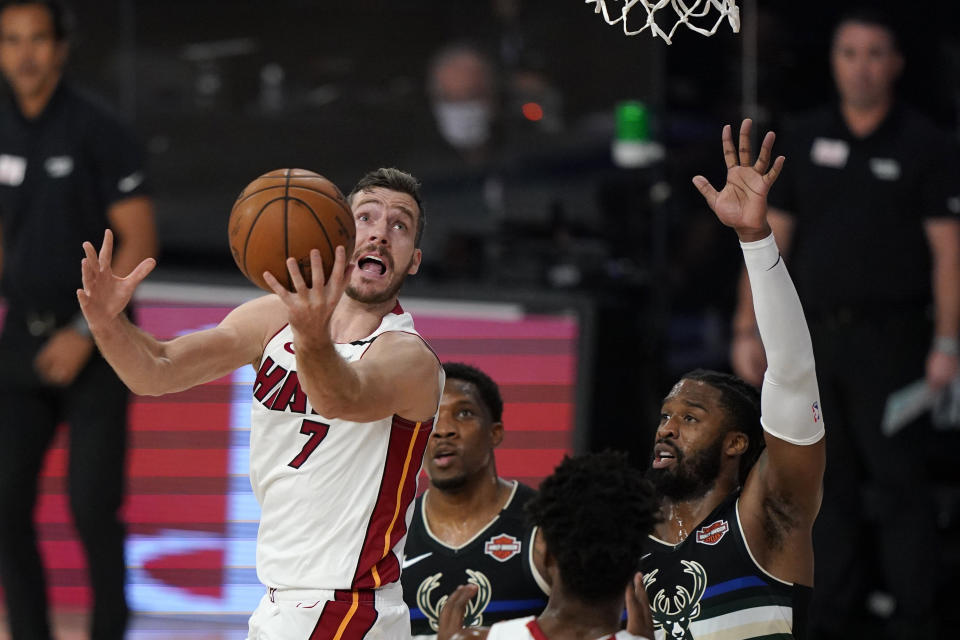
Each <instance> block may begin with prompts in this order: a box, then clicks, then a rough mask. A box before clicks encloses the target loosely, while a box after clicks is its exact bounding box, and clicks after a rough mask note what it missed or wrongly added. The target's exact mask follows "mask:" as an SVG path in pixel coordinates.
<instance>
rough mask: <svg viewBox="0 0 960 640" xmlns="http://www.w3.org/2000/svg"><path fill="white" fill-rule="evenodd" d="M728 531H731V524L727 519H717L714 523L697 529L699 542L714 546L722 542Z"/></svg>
mask: <svg viewBox="0 0 960 640" xmlns="http://www.w3.org/2000/svg"><path fill="white" fill-rule="evenodd" d="M727 531H730V525H729V524H728V523H727V521H726V520H717V521H716V522H714V523H713V524H708V525H706V526H703V527H700V528H699V529H697V542H699V543H700V544H708V545H710V546H713V545H715V544H717V543H718V542H720V540H721V539H722V538H723V536H724V535H726V533H727Z"/></svg>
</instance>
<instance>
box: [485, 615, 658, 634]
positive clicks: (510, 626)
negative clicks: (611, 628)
mask: <svg viewBox="0 0 960 640" xmlns="http://www.w3.org/2000/svg"><path fill="white" fill-rule="evenodd" d="M487 640H549V638H547V637H546V636H545V635H544V634H543V631H541V630H540V627H539V626H537V623H536V617H535V616H527V617H526V618H516V619H515V620H504V621H503V622H498V623H496V624H494V625H493V626H491V627H490V632H489V633H488V634H487ZM597 640H646V639H645V638H643V636H635V635H633V634H632V633H630V632H629V631H624V630H620V631H617V633H616V635H612V636H603V637H602V638H598V639H597Z"/></svg>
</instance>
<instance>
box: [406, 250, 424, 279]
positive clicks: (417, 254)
mask: <svg viewBox="0 0 960 640" xmlns="http://www.w3.org/2000/svg"><path fill="white" fill-rule="evenodd" d="M421 260H423V252H422V251H420V249H414V250H413V260H411V261H410V268H409V269H407V274H408V275H411V276H412V275H413V274H415V273H416V272H417V271H419V270H420V261H421Z"/></svg>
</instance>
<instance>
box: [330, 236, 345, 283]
mask: <svg viewBox="0 0 960 640" xmlns="http://www.w3.org/2000/svg"><path fill="white" fill-rule="evenodd" d="M346 274H347V250H346V249H345V248H344V247H343V245H338V246H337V248H336V249H334V250H333V268H332V269H331V270H330V288H331V289H333V290H334V292H336V291H337V290H339V289H340V288H342V287H343V283H344V282H346Z"/></svg>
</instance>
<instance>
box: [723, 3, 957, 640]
mask: <svg viewBox="0 0 960 640" xmlns="http://www.w3.org/2000/svg"><path fill="white" fill-rule="evenodd" d="M831 60H832V66H833V73H834V80H835V82H836V86H837V89H838V93H839V96H840V100H839V103H838V104H837V105H835V106H833V105H832V106H830V107H826V108H823V109H820V110H818V111H816V112H814V113H811V114H807V115H805V116H803V117H802V118H798V119H796V120H795V121H794V122H793V123H792V126H786V127H784V128H783V136H782V139H781V140H778V143H779V144H781V150H782V151H783V152H784V154H785V155H786V157H787V164H786V167H785V170H784V173H783V179H781V180H780V181H779V182H778V184H777V189H776V190H774V192H773V194H772V195H771V198H770V205H771V207H777V208H778V209H779V213H776V212H775V211H774V210H773V209H772V208H771V212H770V225H771V226H772V227H773V228H774V232H775V233H776V238H777V242H778V244H779V246H780V250H781V251H782V252H783V255H784V256H785V259H786V260H787V262H788V264H789V266H790V269H791V271H792V273H793V274H794V278H795V280H796V284H797V290H798V292H799V293H800V296H801V299H802V300H803V306H804V309H805V310H806V313H807V319H808V322H809V325H810V333H811V335H812V338H813V345H814V353H816V358H817V375H818V378H819V382H820V391H821V399H822V402H823V415H824V420H825V421H827V422H828V423H829V424H831V425H832V429H831V431H830V434H829V435H828V436H827V468H826V475H825V477H824V496H823V504H822V507H821V509H820V515H819V517H818V519H817V522H816V526H815V527H814V551H815V553H816V556H817V564H816V573H815V578H814V593H813V602H812V605H811V613H812V624H811V629H812V637H813V638H816V639H821V638H823V639H826V638H835V637H836V638H852V637H861V636H862V634H863V633H865V631H864V630H863V626H862V623H863V619H862V616H863V606H862V603H863V601H864V599H865V598H864V596H865V590H866V589H867V588H868V587H869V586H870V585H869V584H868V583H867V580H868V579H874V578H875V577H876V576H875V575H872V574H871V573H870V571H869V569H870V568H872V567H874V566H876V567H877V568H878V569H879V570H877V571H875V572H874V573H875V574H876V575H878V576H879V577H880V578H881V579H882V580H883V581H884V583H885V587H886V590H887V591H888V592H890V593H891V594H892V595H893V596H894V597H895V598H896V604H897V606H896V610H895V612H894V615H893V617H892V619H891V620H890V621H889V622H888V624H887V625H886V628H885V636H884V637H890V638H930V637H936V633H935V630H934V626H935V622H936V619H937V615H936V614H937V610H936V607H935V598H934V596H935V589H936V586H937V570H936V567H937V557H936V551H935V550H936V546H937V537H936V527H935V520H934V509H933V504H932V499H931V493H930V490H929V488H928V485H927V480H926V460H925V448H924V424H923V423H921V422H917V423H914V424H909V425H904V426H903V427H902V428H901V429H899V430H898V431H896V432H895V433H891V431H892V430H891V429H888V430H886V431H884V430H882V429H881V425H882V423H883V415H884V409H885V406H886V402H887V398H888V397H889V396H890V394H891V393H894V392H896V391H897V390H899V389H902V388H904V387H905V386H907V385H908V384H910V383H913V382H915V381H917V380H920V379H924V378H925V379H926V382H927V384H928V385H929V386H930V387H931V388H932V389H938V388H942V387H943V386H944V385H946V384H947V383H948V382H950V380H951V379H952V378H953V377H954V376H956V375H957V370H958V358H957V355H958V348H957V333H958V329H960V184H958V180H957V156H956V149H955V148H954V147H955V145H953V144H951V141H950V139H949V138H948V136H947V135H945V134H943V133H940V132H938V131H937V130H936V129H935V128H934V126H933V125H932V124H930V123H929V122H928V121H927V120H925V119H924V118H922V117H921V116H920V115H919V114H917V113H915V112H913V111H911V110H910V109H908V108H906V107H905V106H903V105H900V104H898V103H897V102H896V101H895V100H894V92H893V87H894V81H895V80H896V78H897V76H898V75H899V73H900V70H901V68H902V66H903V60H902V58H901V55H900V52H899V50H898V47H897V43H896V38H895V35H894V32H893V29H892V27H891V25H890V24H889V23H888V22H887V21H886V20H885V18H884V17H883V16H880V15H877V14H873V13H869V12H862V11H861V12H857V13H851V14H849V15H847V16H846V17H845V18H844V19H842V20H841V21H840V22H839V23H838V26H837V28H836V29H835V31H834V39H833V49H832V52H831ZM741 293H742V294H743V295H742V296H741V299H740V305H739V307H738V314H737V317H736V318H735V319H734V328H735V337H734V343H733V365H734V369H735V370H736V371H737V373H738V374H739V375H741V376H742V377H743V378H745V379H747V380H748V381H751V382H754V383H757V382H759V379H760V378H761V377H762V375H763V369H762V354H763V352H762V347H761V346H760V345H759V342H758V339H757V336H756V330H755V328H754V318H753V314H752V305H751V304H750V298H749V288H748V287H743V288H742V289H741ZM874 542H875V547H876V550H877V552H878V553H877V554H876V555H875V556H873V557H863V556H864V555H865V551H866V550H867V549H872V548H874Z"/></svg>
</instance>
